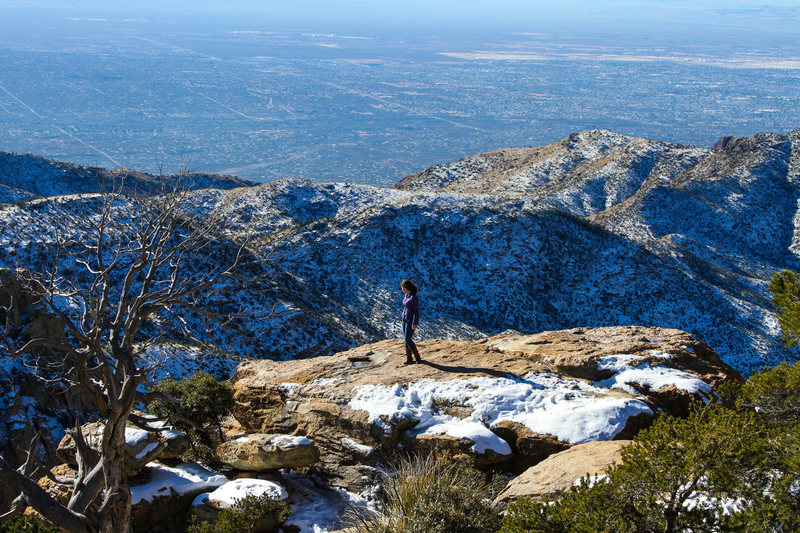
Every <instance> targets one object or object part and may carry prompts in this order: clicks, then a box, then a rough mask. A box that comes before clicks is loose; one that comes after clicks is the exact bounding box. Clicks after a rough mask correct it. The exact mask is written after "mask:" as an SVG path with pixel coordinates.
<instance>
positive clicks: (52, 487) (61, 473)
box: [38, 464, 78, 505]
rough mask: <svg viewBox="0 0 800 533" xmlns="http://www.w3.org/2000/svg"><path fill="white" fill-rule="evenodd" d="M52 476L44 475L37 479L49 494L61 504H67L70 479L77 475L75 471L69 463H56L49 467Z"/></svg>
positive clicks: (70, 487) (70, 494) (70, 488)
mask: <svg viewBox="0 0 800 533" xmlns="http://www.w3.org/2000/svg"><path fill="white" fill-rule="evenodd" d="M50 473H51V474H52V475H53V478H50V477H48V476H44V477H42V478H41V479H39V481H38V483H39V486H40V487H42V488H43V489H44V490H46V491H47V492H48V493H49V494H50V496H52V497H53V498H55V500H56V501H57V502H58V503H60V504H62V505H67V503H69V499H70V497H71V496H72V480H73V478H74V477H75V476H76V475H77V473H78V472H77V471H76V470H74V469H73V468H71V467H70V466H69V465H65V464H63V465H57V466H54V467H53V468H51V469H50Z"/></svg>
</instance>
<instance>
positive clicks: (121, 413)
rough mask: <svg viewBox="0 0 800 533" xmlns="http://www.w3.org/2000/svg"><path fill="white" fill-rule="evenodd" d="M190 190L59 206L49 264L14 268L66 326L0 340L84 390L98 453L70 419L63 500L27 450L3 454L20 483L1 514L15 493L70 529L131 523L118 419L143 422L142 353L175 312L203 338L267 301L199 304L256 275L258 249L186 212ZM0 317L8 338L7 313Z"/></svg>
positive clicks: (110, 528) (7, 473)
mask: <svg viewBox="0 0 800 533" xmlns="http://www.w3.org/2000/svg"><path fill="white" fill-rule="evenodd" d="M189 194H190V193H189V192H188V191H187V190H186V189H181V188H176V189H174V190H171V191H169V192H168V193H166V194H163V195H161V196H158V197H153V198H147V199H132V198H128V197H125V196H122V195H120V194H116V193H105V194H102V195H99V196H98V197H97V198H96V199H95V201H96V206H95V207H96V209H95V210H93V211H82V212H81V211H79V212H73V213H71V214H69V215H63V217H62V219H61V220H60V224H57V225H56V230H55V233H54V235H52V236H51V237H50V238H51V241H50V242H49V243H48V244H47V246H48V247H49V249H50V250H51V252H52V253H51V254H50V259H49V261H48V262H47V264H46V265H43V266H42V267H41V268H40V269H38V270H37V269H31V268H18V271H17V272H16V276H17V279H19V281H20V283H21V284H22V286H24V287H25V288H26V290H27V291H30V293H32V294H34V295H35V297H36V299H37V304H38V305H40V306H42V307H43V308H44V309H46V310H47V312H49V313H51V314H52V315H55V316H56V317H58V318H59V319H60V321H61V322H63V324H64V328H65V331H66V335H65V336H64V338H63V339H61V340H59V339H53V338H33V339H29V340H27V341H24V342H19V343H18V344H17V345H13V343H11V342H10V341H9V342H7V347H8V349H9V351H10V352H11V353H12V355H13V356H15V357H22V356H24V355H25V354H31V353H37V354H43V353H44V354H46V356H44V357H45V358H46V359H47V361H46V362H47V364H48V365H49V366H48V368H50V369H51V370H50V371H51V372H54V373H56V374H57V376H52V377H54V378H56V377H57V378H58V379H62V380H65V381H66V382H67V383H68V384H69V385H70V386H73V387H79V388H80V390H81V391H82V392H83V393H85V394H86V395H88V397H89V398H91V401H92V403H93V405H94V407H95V408H96V410H97V412H98V413H99V416H100V419H101V420H102V421H103V422H104V429H103V433H102V438H101V442H100V445H99V452H96V451H95V450H93V449H92V448H90V446H88V445H87V444H86V442H85V440H84V439H83V435H82V434H81V430H80V425H79V424H77V423H76V429H75V430H74V432H73V437H74V439H75V441H76V444H77V452H78V453H77V458H78V470H77V473H76V475H75V477H74V480H73V482H72V484H73V490H72V495H71V497H70V499H69V502H68V503H67V504H66V505H63V504H61V503H59V502H57V501H56V500H55V499H53V498H52V497H51V496H50V495H49V494H48V493H47V492H46V491H44V490H43V489H42V488H40V487H39V486H38V485H37V484H36V483H35V482H34V481H33V480H32V479H31V474H32V473H33V471H34V466H33V458H34V456H35V453H34V451H33V450H31V451H30V452H29V458H28V461H27V462H26V463H25V464H24V465H22V466H21V467H20V468H19V469H17V470H15V469H13V468H12V467H11V466H10V465H9V464H8V463H7V462H6V460H5V459H4V458H3V457H2V456H0V479H2V480H3V481H4V482H6V483H8V484H10V485H11V486H13V487H15V488H16V489H17V490H18V491H19V492H20V496H19V497H18V498H17V500H16V501H15V503H14V506H13V507H12V510H11V511H10V512H9V514H11V513H15V512H18V511H19V510H20V509H21V508H23V507H24V505H22V504H23V503H24V504H27V505H30V506H31V507H33V508H34V509H35V510H36V511H38V512H39V513H41V514H42V515H43V516H44V517H46V518H47V519H49V520H50V521H52V522H53V523H55V524H58V525H59V526H60V527H62V528H64V529H66V530H68V531H71V532H94V531H101V532H104V533H112V532H113V533H119V532H124V531H128V530H129V529H130V516H131V494H130V490H129V488H128V479H127V473H126V467H125V428H126V425H127V424H128V423H136V422H139V421H140V420H139V419H138V418H137V417H136V416H135V415H134V414H132V410H133V408H134V405H135V403H136V402H137V400H139V399H141V392H140V391H139V390H138V389H139V386H140V385H141V384H142V383H144V382H145V381H146V380H147V378H148V376H149V375H150V374H151V372H152V371H153V370H154V369H155V366H156V365H155V364H152V363H147V362H144V359H143V358H141V357H140V356H141V355H142V352H143V351H144V350H146V348H147V347H148V343H151V342H154V339H158V338H160V336H162V335H164V334H165V331H167V330H168V329H170V328H173V325H174V323H175V322H176V320H175V318H176V317H177V318H178V319H182V317H184V316H185V315H186V314H190V315H192V316H194V317H195V318H199V319H200V320H197V322H198V323H200V324H202V329H203V331H202V332H201V333H203V334H205V335H206V336H207V337H208V336H213V334H214V331H215V330H218V329H219V328H228V327H235V324H236V321H237V319H238V318H241V317H242V316H243V315H244V314H254V313H266V312H268V311H269V310H266V309H261V310H257V311H253V310H251V309H250V310H230V309H223V310H219V309H217V310H215V309H212V308H209V307H208V306H207V305H206V303H207V301H208V298H209V295H213V294H216V295H218V296H219V299H220V300H224V299H225V295H226V294H227V292H228V291H234V290H242V288H245V287H250V286H254V281H255V278H254V274H253V272H254V270H253V268H252V267H253V265H254V264H255V263H257V262H258V258H256V257H255V256H253V255H252V253H251V252H250V251H249V250H248V249H247V247H246V245H245V244H239V245H231V243H230V242H227V241H225V240H224V239H222V238H221V237H220V228H219V221H218V220H215V219H213V218H212V217H193V216H191V214H190V213H189V207H190V203H189V202H188V201H187V199H188V198H189V196H188V195H189ZM262 281H263V280H262ZM5 303H6V306H5V308H4V309H0V311H4V313H3V314H4V316H6V317H10V316H12V315H13V311H14V306H15V302H14V299H13V298H7V301H6V302H5ZM0 327H3V335H4V337H5V338H6V340H7V341H8V340H9V338H10V337H9V333H10V332H11V331H12V330H13V324H11V323H10V322H8V321H7V322H6V324H5V326H3V325H2V324H0ZM33 445H34V446H35V445H36V443H33ZM29 463H30V464H29Z"/></svg>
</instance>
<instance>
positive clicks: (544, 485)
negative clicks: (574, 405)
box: [494, 440, 630, 506]
mask: <svg viewBox="0 0 800 533" xmlns="http://www.w3.org/2000/svg"><path fill="white" fill-rule="evenodd" d="M628 444H630V441H627V440H612V441H595V442H585V443H583V444H576V445H575V446H573V447H572V448H569V449H568V450H565V451H563V452H560V453H557V454H554V455H551V456H550V457H548V458H547V459H545V460H544V461H542V462H541V463H539V464H537V465H536V466H532V467H531V468H529V469H528V470H526V471H525V472H523V473H522V474H520V475H519V476H517V477H516V478H514V479H513V480H511V481H510V482H509V483H508V485H506V488H505V489H503V491H502V492H501V493H500V494H499V495H498V496H497V498H496V499H495V502H494V503H495V505H500V506H505V505H507V504H508V503H510V502H512V501H514V500H516V499H518V498H521V497H530V498H541V497H543V496H547V495H551V494H557V493H560V492H566V491H568V490H569V489H570V488H571V487H572V486H573V485H574V484H575V482H576V481H577V480H579V479H581V478H582V477H584V476H587V475H589V476H594V475H598V474H602V473H603V472H604V471H605V470H607V469H608V467H610V466H611V465H613V464H615V463H617V462H619V460H620V457H621V454H622V449H623V448H624V447H625V446H627V445H628Z"/></svg>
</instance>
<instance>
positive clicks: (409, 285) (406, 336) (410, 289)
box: [400, 279, 422, 365]
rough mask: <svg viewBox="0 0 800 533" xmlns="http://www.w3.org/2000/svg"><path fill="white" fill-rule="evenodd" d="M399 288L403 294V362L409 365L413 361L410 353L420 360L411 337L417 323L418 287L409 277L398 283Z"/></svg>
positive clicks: (418, 361)
mask: <svg viewBox="0 0 800 533" xmlns="http://www.w3.org/2000/svg"><path fill="white" fill-rule="evenodd" d="M400 288H401V289H402V290H403V294H404V295H405V296H403V340H404V341H405V343H406V362H405V363H403V364H404V365H410V364H413V363H414V359H412V358H411V356H412V355H413V356H414V358H415V359H416V360H417V363H420V362H422V359H420V357H419V351H417V345H416V344H414V341H413V340H412V339H411V337H412V336H413V335H414V330H416V329H417V325H419V297H418V296H417V293H418V292H419V289H417V285H416V284H415V283H414V282H413V281H411V280H410V279H404V280H403V283H401V284H400Z"/></svg>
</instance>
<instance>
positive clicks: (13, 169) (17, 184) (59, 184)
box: [0, 152, 255, 204]
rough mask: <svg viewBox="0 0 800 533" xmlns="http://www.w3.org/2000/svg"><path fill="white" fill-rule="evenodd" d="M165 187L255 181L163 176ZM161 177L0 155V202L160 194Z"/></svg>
mask: <svg viewBox="0 0 800 533" xmlns="http://www.w3.org/2000/svg"><path fill="white" fill-rule="evenodd" d="M163 178H164V180H165V181H166V183H167V184H169V183H173V182H175V181H176V180H181V182H182V183H184V184H185V185H186V186H187V187H189V188H192V189H206V188H209V187H218V188H220V189H232V188H234V187H249V186H252V185H255V183H254V182H252V181H248V180H243V179H240V178H236V177H233V176H223V175H215V174H203V173H196V172H188V173H185V174H182V175H180V176H177V175H168V176H164V177H163ZM164 180H162V177H161V176H156V175H153V174H147V173H144V172H138V171H136V170H130V169H118V170H113V171H110V170H106V169H104V168H96V167H84V166H80V165H73V164H72V163H63V162H60V161H53V160H50V159H44V158H42V157H38V156H33V155H23V154H14V153H9V152H0V203H8V204H11V203H16V202H20V201H23V200H28V199H31V198H40V197H45V196H60V195H64V194H76V193H93V192H99V191H103V190H105V191H112V190H122V191H123V192H125V193H126V194H140V195H152V194H160V193H161V192H163V181H164Z"/></svg>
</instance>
